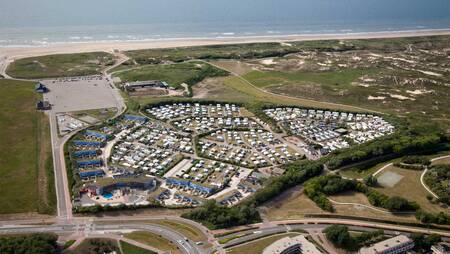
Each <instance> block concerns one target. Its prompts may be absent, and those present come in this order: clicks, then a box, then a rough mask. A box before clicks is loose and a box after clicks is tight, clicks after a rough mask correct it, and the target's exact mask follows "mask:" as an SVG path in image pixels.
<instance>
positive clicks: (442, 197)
mask: <svg viewBox="0 0 450 254" xmlns="http://www.w3.org/2000/svg"><path fill="white" fill-rule="evenodd" d="M449 180H450V165H445V164H443V165H435V166H433V167H432V168H431V169H430V171H428V172H427V174H426V175H425V183H426V184H427V185H428V186H429V187H430V188H431V189H432V190H433V192H434V193H436V195H438V196H439V200H438V201H439V202H442V203H445V204H447V205H450V188H449Z"/></svg>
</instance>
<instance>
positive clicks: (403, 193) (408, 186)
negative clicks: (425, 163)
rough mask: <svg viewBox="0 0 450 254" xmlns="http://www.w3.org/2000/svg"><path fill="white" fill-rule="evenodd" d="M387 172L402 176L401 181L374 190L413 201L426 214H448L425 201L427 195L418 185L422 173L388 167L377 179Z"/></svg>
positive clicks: (443, 209) (419, 184) (437, 206)
mask: <svg viewBox="0 0 450 254" xmlns="http://www.w3.org/2000/svg"><path fill="white" fill-rule="evenodd" d="M389 172H391V173H395V174H398V175H400V176H402V178H401V180H400V181H399V182H398V183H396V184H395V185H394V186H393V187H381V186H380V187H377V188H376V190H378V191H380V192H381V193H383V194H386V195H389V196H400V197H404V198H406V199H408V200H411V201H415V202H417V203H418V204H419V205H420V207H421V208H422V209H424V210H425V211H427V212H434V213H436V212H448V211H447V210H446V209H445V208H441V207H440V206H439V205H437V204H432V203H431V202H430V201H428V200H427V198H426V196H427V195H428V192H427V191H426V189H425V188H424V187H423V186H422V185H421V183H420V175H421V174H422V171H420V170H411V169H403V168H398V167H395V166H390V167H388V168H386V169H385V170H384V171H383V173H381V174H379V175H378V177H380V176H382V175H383V174H385V173H389Z"/></svg>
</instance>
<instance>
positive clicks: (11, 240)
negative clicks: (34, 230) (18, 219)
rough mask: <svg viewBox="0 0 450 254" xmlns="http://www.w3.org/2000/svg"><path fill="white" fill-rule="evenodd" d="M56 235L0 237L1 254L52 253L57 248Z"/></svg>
mask: <svg viewBox="0 0 450 254" xmlns="http://www.w3.org/2000/svg"><path fill="white" fill-rule="evenodd" d="M57 240H58V237H57V236H56V235H54V234H32V235H26V236H14V237H0V253H2V254H52V253H55V251H56V248H57V242H56V241H57Z"/></svg>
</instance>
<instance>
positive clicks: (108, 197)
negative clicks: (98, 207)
mask: <svg viewBox="0 0 450 254" xmlns="http://www.w3.org/2000/svg"><path fill="white" fill-rule="evenodd" d="M102 196H103V197H104V198H106V199H112V197H113V194H112V193H104V194H102Z"/></svg>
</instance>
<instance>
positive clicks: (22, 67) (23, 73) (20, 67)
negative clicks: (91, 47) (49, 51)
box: [6, 52, 114, 79]
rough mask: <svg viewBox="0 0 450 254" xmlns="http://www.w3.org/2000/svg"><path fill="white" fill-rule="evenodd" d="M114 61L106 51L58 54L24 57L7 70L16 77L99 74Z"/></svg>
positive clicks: (34, 77) (32, 77) (36, 77)
mask: <svg viewBox="0 0 450 254" xmlns="http://www.w3.org/2000/svg"><path fill="white" fill-rule="evenodd" d="M113 63H114V60H113V56H112V55H111V54H108V53H105V52H93V53H78V54H58V55H47V56H38V57H29V58H22V59H19V60H16V61H14V62H12V63H11V64H10V65H9V66H8V69H7V70H6V72H7V73H8V75H10V76H12V77H15V78H24V79H39V78H52V77H71V76H86V75H92V74H99V73H100V71H101V70H102V69H103V68H104V67H105V66H108V65H112V64H113Z"/></svg>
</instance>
